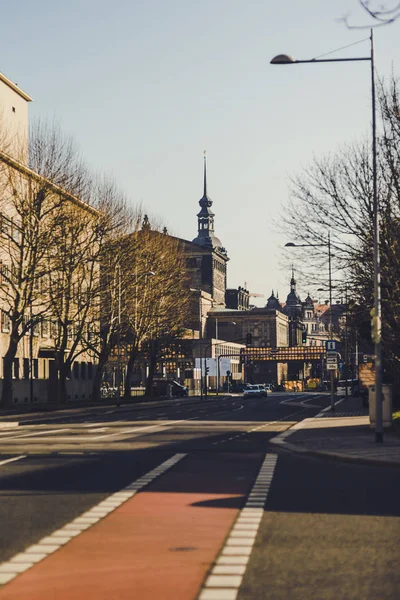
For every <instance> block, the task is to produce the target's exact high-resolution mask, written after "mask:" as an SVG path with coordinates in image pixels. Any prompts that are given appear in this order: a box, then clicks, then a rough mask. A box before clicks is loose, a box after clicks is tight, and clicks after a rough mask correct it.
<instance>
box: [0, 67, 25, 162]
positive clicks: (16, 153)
mask: <svg viewBox="0 0 400 600" xmlns="http://www.w3.org/2000/svg"><path fill="white" fill-rule="evenodd" d="M31 101H32V98H31V97H30V96H28V94H26V93H25V92H24V91H23V90H21V88H19V87H18V85H17V84H16V83H13V82H12V81H11V80H10V79H8V78H7V77H6V76H5V75H3V74H2V73H0V149H1V150H2V152H4V153H6V154H8V155H9V156H12V157H13V158H15V159H17V160H19V161H22V162H26V161H27V157H28V106H29V103H30V102H31Z"/></svg>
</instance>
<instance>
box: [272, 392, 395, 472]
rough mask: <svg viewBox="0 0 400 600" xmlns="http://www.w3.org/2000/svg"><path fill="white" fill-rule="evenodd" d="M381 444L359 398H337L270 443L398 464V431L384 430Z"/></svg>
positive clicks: (315, 452)
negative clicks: (331, 408) (332, 403)
mask: <svg viewBox="0 0 400 600" xmlns="http://www.w3.org/2000/svg"><path fill="white" fill-rule="evenodd" d="M383 439H384V441H383V443H376V442H375V434H374V431H373V430H372V429H371V427H370V421H369V413H368V408H365V407H363V406H362V400H361V398H355V397H349V398H347V399H345V398H337V399H336V410H335V411H334V412H332V411H331V410H330V407H329V408H328V409H324V410H323V411H321V412H320V413H319V414H318V415H316V416H315V417H313V418H310V419H304V421H300V422H299V423H296V425H294V426H293V427H291V428H290V429H288V430H287V431H285V432H283V433H282V434H280V435H278V436H276V437H275V438H273V439H272V440H271V442H272V443H274V444H277V445H279V446H281V447H282V448H286V449H287V450H291V451H293V452H301V453H307V454H311V455H317V456H329V457H334V458H339V459H341V460H348V461H356V462H366V463H373V464H386V465H400V431H399V430H398V429H397V430H396V428H394V427H393V428H392V429H390V430H385V431H384V436H383Z"/></svg>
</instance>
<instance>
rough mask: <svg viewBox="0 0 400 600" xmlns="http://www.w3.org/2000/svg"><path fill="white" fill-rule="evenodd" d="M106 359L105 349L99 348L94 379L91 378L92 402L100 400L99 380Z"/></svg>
mask: <svg viewBox="0 0 400 600" xmlns="http://www.w3.org/2000/svg"><path fill="white" fill-rule="evenodd" d="M107 360H108V352H107V350H105V349H103V348H102V349H101V350H100V354H99V361H98V364H97V365H96V372H95V375H94V379H93V386H92V402H97V401H98V400H100V389H101V382H102V379H103V375H104V367H105V366H106V364H107Z"/></svg>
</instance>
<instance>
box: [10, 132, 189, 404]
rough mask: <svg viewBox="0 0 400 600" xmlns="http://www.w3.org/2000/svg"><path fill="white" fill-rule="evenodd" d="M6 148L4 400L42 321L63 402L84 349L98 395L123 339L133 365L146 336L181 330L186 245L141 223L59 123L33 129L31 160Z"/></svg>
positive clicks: (175, 333)
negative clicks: (94, 172)
mask: <svg viewBox="0 0 400 600" xmlns="http://www.w3.org/2000/svg"><path fill="white" fill-rule="evenodd" d="M0 129H1V127H0ZM1 133H2V137H4V139H6V135H5V132H4V130H2V132H1ZM6 150H7V145H6V144H4V145H3V147H2V148H0V261H1V263H0V266H1V283H0V308H1V311H2V320H3V322H2V331H3V332H4V331H7V330H8V333H7V335H6V336H4V335H3V344H4V343H5V342H4V340H5V339H6V340H7V347H6V348H5V349H4V361H3V384H2V394H1V401H0V405H1V406H3V407H4V406H6V405H8V404H9V403H10V402H11V401H12V398H13V365H14V363H15V359H16V357H18V355H19V350H20V349H21V346H22V344H23V340H24V337H25V336H27V335H29V334H31V333H32V331H33V330H34V329H35V328H38V326H39V324H40V326H41V328H42V329H43V328H44V329H46V333H47V336H46V337H48V342H47V344H51V346H52V348H53V350H54V358H55V367H56V381H57V385H56V388H57V389H55V390H54V393H55V396H56V398H57V399H58V401H60V402H65V401H66V399H67V380H68V378H69V377H70V373H71V367H72V365H73V363H74V362H75V361H76V360H77V359H78V358H79V357H82V356H84V357H85V360H88V357H89V358H90V360H92V361H93V362H94V363H95V364H97V365H98V366H97V369H96V372H95V378H94V386H93V397H94V398H97V397H98V396H99V392H100V382H101V379H102V376H103V373H104V369H105V366H106V364H107V361H108V360H109V359H110V356H111V355H112V354H113V352H114V350H115V348H116V346H117V345H119V344H120V342H121V340H122V339H123V340H124V343H125V346H126V348H127V349H128V350H129V360H128V373H129V372H130V373H131V372H132V369H133V366H134V363H135V360H136V358H137V354H138V352H139V350H142V349H144V348H145V344H146V343H148V342H149V341H150V340H153V342H154V341H155V340H160V339H162V338H164V337H165V336H169V337H170V338H172V337H174V336H175V337H176V336H179V335H180V334H181V332H182V328H183V323H184V318H185V311H186V306H187V292H186V291H185V290H186V289H187V286H185V277H184V270H183V260H182V256H181V253H180V249H179V247H178V245H177V242H176V240H175V239H174V238H172V237H170V236H168V235H164V234H162V233H159V232H158V231H157V230H154V229H153V230H152V229H150V227H149V226H148V225H147V224H146V227H144V228H141V223H142V215H141V214H140V211H139V210H138V209H133V208H132V207H130V206H129V204H128V202H127V200H126V198H125V197H124V195H123V194H122V193H121V192H120V191H119V190H118V188H117V186H116V185H115V183H114V182H113V181H110V180H108V179H107V178H104V177H95V176H93V175H92V174H91V173H90V172H89V170H88V169H87V167H86V165H85V163H84V161H83V160H82V158H81V156H80V153H79V151H78V150H77V148H76V147H75V145H74V144H73V142H72V141H71V140H69V139H67V138H65V137H64V136H63V135H62V133H61V132H60V129H59V128H58V127H57V126H51V127H49V126H46V125H42V124H39V125H37V126H36V127H35V128H34V130H33V131H32V135H31V138H30V143H29V166H27V165H26V164H25V163H26V161H25V160H22V155H23V151H21V160H18V157H17V158H16V157H15V156H14V157H11V156H10V155H9V154H8V153H7V152H6ZM150 274H151V275H150ZM153 346H154V343H153ZM126 393H127V394H128V385H127V391H126ZM129 394H130V390H129Z"/></svg>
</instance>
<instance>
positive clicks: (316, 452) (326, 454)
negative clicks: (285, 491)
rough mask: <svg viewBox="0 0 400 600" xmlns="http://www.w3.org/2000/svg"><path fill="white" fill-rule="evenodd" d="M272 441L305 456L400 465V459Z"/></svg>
mask: <svg viewBox="0 0 400 600" xmlns="http://www.w3.org/2000/svg"><path fill="white" fill-rule="evenodd" d="M269 441H270V443H272V444H275V445H277V446H279V447H280V448H282V449H283V450H286V451H287V452H293V453H297V454H303V455H305V456H313V457H317V458H330V459H333V460H342V461H344V462H350V463H358V464H368V465H375V466H385V467H399V466H400V459H399V460H398V461H397V462H396V461H389V460H386V459H380V458H373V457H364V456H351V455H349V454H345V453H343V452H324V451H323V450H310V449H309V448H302V447H301V446H297V445H296V444H290V443H289V442H285V441H284V440H274V441H273V440H269Z"/></svg>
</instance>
